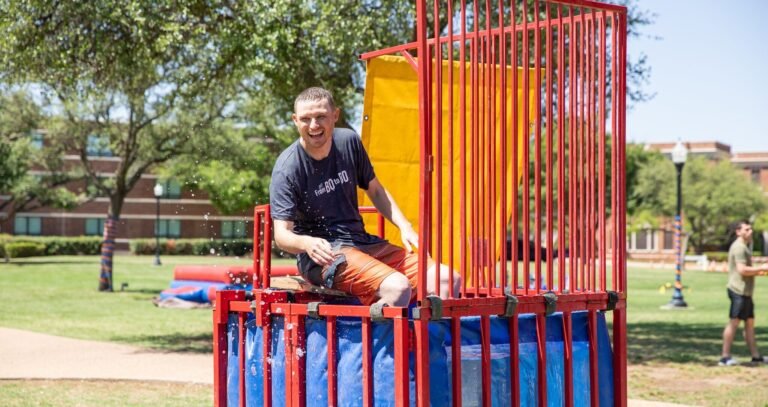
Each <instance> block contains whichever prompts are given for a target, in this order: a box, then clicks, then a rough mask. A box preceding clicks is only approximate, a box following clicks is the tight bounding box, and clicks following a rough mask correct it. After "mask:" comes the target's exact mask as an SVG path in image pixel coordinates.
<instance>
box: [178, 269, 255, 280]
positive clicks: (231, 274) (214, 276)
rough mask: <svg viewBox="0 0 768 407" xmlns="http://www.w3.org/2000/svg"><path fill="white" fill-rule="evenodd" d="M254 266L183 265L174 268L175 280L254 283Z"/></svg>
mask: <svg viewBox="0 0 768 407" xmlns="http://www.w3.org/2000/svg"><path fill="white" fill-rule="evenodd" d="M252 270H253V268H252V267H246V266H223V265H209V266H193V265H181V266H176V267H174V269H173V279H174V280H190V281H212V282H220V283H226V284H251V283H253V271H252Z"/></svg>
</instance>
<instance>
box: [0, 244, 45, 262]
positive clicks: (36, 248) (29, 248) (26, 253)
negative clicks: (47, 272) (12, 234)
mask: <svg viewBox="0 0 768 407" xmlns="http://www.w3.org/2000/svg"><path fill="white" fill-rule="evenodd" d="M5 251H6V252H7V254H8V257H10V258H12V259H17V258H20V257H34V256H42V255H44V254H45V245H44V244H42V243H37V242H9V243H6V244H5Z"/></svg>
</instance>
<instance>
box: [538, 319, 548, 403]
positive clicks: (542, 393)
mask: <svg viewBox="0 0 768 407" xmlns="http://www.w3.org/2000/svg"><path fill="white" fill-rule="evenodd" d="M536 340H537V351H538V369H537V371H536V374H537V376H538V380H537V381H538V384H539V385H538V395H539V405H540V406H546V405H547V317H546V316H545V315H544V314H536Z"/></svg>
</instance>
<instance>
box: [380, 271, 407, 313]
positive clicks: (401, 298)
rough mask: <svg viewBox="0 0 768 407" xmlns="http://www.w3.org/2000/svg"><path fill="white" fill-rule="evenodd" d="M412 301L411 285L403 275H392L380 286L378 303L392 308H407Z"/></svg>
mask: <svg viewBox="0 0 768 407" xmlns="http://www.w3.org/2000/svg"><path fill="white" fill-rule="evenodd" d="M410 301H411V284H410V282H408V277H406V276H405V275H404V274H401V273H392V274H390V275H389V276H387V278H385V279H384V281H382V282H381V285H380V286H379V300H378V301H377V303H383V304H387V305H389V306H390V307H407V306H408V303H409V302H410Z"/></svg>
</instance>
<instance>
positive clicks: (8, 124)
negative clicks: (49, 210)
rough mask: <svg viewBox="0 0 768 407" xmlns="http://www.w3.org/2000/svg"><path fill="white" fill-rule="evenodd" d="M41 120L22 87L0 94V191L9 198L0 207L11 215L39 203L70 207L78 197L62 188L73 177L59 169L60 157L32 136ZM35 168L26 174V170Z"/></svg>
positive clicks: (41, 124)
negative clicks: (31, 172) (41, 146)
mask: <svg viewBox="0 0 768 407" xmlns="http://www.w3.org/2000/svg"><path fill="white" fill-rule="evenodd" d="M44 122H45V117H44V115H43V114H42V112H41V111H40V108H39V107H38V106H37V105H36V104H35V103H34V102H33V100H32V99H31V97H30V96H29V95H28V93H27V92H25V91H23V90H15V91H8V92H7V93H4V94H0V192H2V193H4V194H6V195H8V196H9V199H7V200H4V201H3V202H0V210H2V211H6V214H7V215H12V214H14V213H16V212H19V211H23V210H30V209H35V208H37V207H41V206H53V207H56V208H71V207H72V206H74V205H75V204H76V203H77V202H78V201H79V200H80V199H81V197H79V196H77V195H76V194H74V193H72V192H70V191H69V190H67V189H66V188H65V186H64V185H65V184H66V183H67V182H69V181H72V180H73V179H75V178H76V175H74V174H67V173H64V172H62V171H61V165H60V164H61V159H60V156H59V155H58V154H56V153H55V152H52V151H50V150H44V149H41V148H38V147H37V146H36V145H35V143H36V142H37V143H39V142H41V141H42V140H41V139H40V138H38V139H36V140H33V137H39V136H42V135H40V134H37V133H36V131H37V129H39V128H40V127H41V126H43V123H44ZM31 169H35V170H37V172H36V173H34V174H30V170H31Z"/></svg>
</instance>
